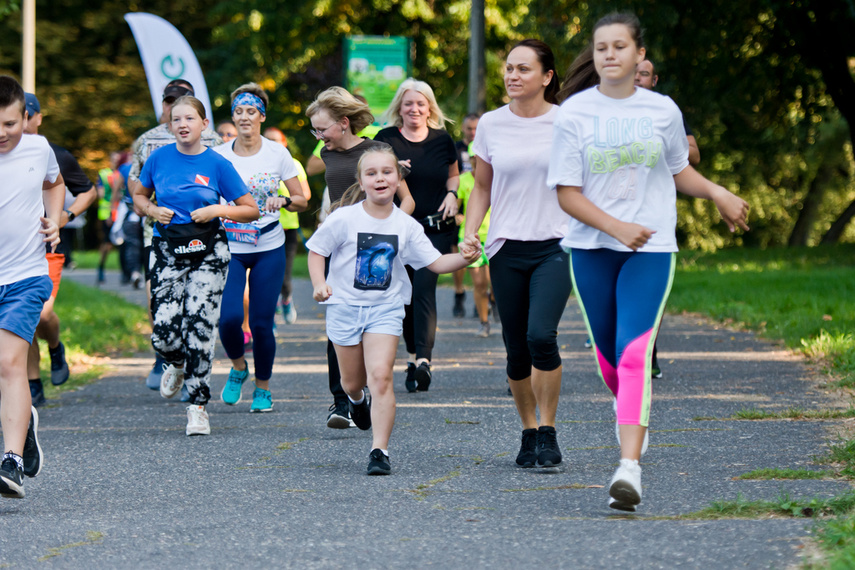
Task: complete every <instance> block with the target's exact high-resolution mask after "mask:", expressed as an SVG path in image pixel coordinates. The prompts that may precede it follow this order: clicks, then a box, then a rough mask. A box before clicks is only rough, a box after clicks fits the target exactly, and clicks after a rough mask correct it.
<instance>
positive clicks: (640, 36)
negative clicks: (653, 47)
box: [557, 12, 644, 103]
mask: <svg viewBox="0 0 855 570" xmlns="http://www.w3.org/2000/svg"><path fill="white" fill-rule="evenodd" d="M612 24H622V25H624V26H626V28H627V29H628V30H629V35H630V36H631V37H632V41H634V42H635V47H636V48H643V47H644V30H642V29H641V22H640V21H639V20H638V18H637V17H636V15H635V14H632V13H630V12H612V13H611V14H608V15H607V16H603V17H602V18H600V19H599V20H597V23H596V24H594V29H593V30H592V31H591V41H590V42H588V45H587V46H586V47H585V49H584V50H582V52H581V53H580V54H579V55H578V56H577V57H576V59H575V60H574V61H573V63H572V64H570V69H568V70H567V75H566V76H565V77H564V86H563V87H562V88H561V91H559V92H558V96H557V98H558V102H559V103H563V102H564V101H565V100H566V99H567V98H568V97H570V96H571V95H575V94H576V93H578V92H580V91H584V90H585V89H588V88H589V87H593V86H594V85H598V84H599V83H600V77H599V75H597V70H596V68H595V67H594V45H593V41H594V34H595V33H596V31H597V30H599V29H600V28H602V27H603V26H611V25H612Z"/></svg>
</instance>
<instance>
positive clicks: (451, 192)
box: [447, 190, 457, 198]
mask: <svg viewBox="0 0 855 570" xmlns="http://www.w3.org/2000/svg"><path fill="white" fill-rule="evenodd" d="M447 193H448V194H454V197H455V198H457V190H448V191H447Z"/></svg>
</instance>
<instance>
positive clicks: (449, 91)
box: [0, 0, 855, 250]
mask: <svg viewBox="0 0 855 570" xmlns="http://www.w3.org/2000/svg"><path fill="white" fill-rule="evenodd" d="M19 4H20V3H19V2H16V1H12V0H2V1H0V18H2V20H0V30H2V33H3V36H4V38H6V42H4V49H3V50H2V53H0V72H8V73H13V74H18V73H19V71H20V55H21V54H20V41H19V38H20V34H21V23H20V17H19V16H20V13H19V12H17V9H18V7H19ZM615 9H622V10H632V11H634V12H636V13H637V14H638V15H639V16H640V18H641V19H642V22H643V24H644V25H645V28H646V32H647V33H646V38H647V48H648V53H649V56H650V57H651V59H652V60H653V61H655V62H656V63H657V66H658V72H659V76H660V84H659V86H658V89H659V90H661V91H662V92H663V93H667V94H669V95H671V96H672V97H673V98H674V99H675V100H676V101H677V103H678V104H679V105H680V106H681V108H682V109H683V110H684V113H685V117H686V120H687V122H688V123H689V124H690V125H691V126H692V128H693V130H694V132H695V134H696V136H697V139H698V142H699V145H700V149H701V157H702V159H701V165H700V170H701V171H702V172H703V173H704V174H706V175H707V176H709V177H711V178H712V179H714V180H717V181H719V182H721V183H722V184H724V185H726V186H727V187H728V188H730V189H732V190H734V191H736V192H738V193H739V194H740V195H743V196H745V197H746V199H748V201H749V202H750V203H751V205H752V208H753V209H752V214H751V220H750V222H751V226H752V231H751V232H749V233H747V234H744V235H742V234H738V235H736V236H734V235H731V234H729V233H728V232H727V230H726V228H724V227H723V225H722V224H717V223H715V222H716V220H717V214H716V212H715V210H714V208H713V207H712V206H711V205H710V204H708V203H701V202H699V201H696V200H688V199H686V200H683V199H681V200H680V201H679V204H678V208H679V211H680V222H679V235H680V240H681V242H682V243H683V244H684V245H686V246H688V247H690V248H693V249H707V250H709V249H716V248H720V247H728V246H732V245H741V244H744V245H752V246H782V245H814V244H817V243H819V242H820V240H823V239H824V240H826V241H831V242H833V241H836V240H838V239H839V238H842V239H845V240H847V241H852V238H853V237H855V230H853V228H852V227H850V226H851V224H848V225H847V223H848V221H849V219H850V217H851V215H852V214H853V213H855V207H850V208H848V209H847V206H850V205H851V204H853V200H855V186H853V184H852V172H853V161H852V152H851V125H852V124H855V82H853V80H852V74H851V72H850V68H849V60H848V58H850V57H852V56H855V44H853V42H852V40H851V39H850V38H851V34H850V33H849V32H848V30H849V29H851V27H852V24H855V9H853V6H852V3H851V2H844V1H842V0H828V1H820V0H758V1H757V2H736V1H734V0H717V1H711V2H705V3H697V2H695V3H685V2H678V1H676V0H667V1H663V0H656V1H655V2H654V0H624V1H621V2H618V1H616V0H605V1H603V2H598V3H589V2H587V1H584V0H555V1H553V2H545V1H543V0H486V46H487V73H486V76H487V107H488V109H492V108H495V107H498V106H500V105H502V104H503V103H504V102H505V101H504V88H503V86H502V78H501V69H502V61H503V58H504V56H505V54H506V52H507V50H508V48H509V47H510V46H511V45H513V43H514V42H515V41H517V40H519V39H521V38H523V37H527V36H535V37H541V38H542V39H544V40H545V41H547V42H548V43H550V45H552V46H553V48H554V50H555V52H556V56H557V59H558V63H559V70H564V69H566V68H567V67H568V66H569V63H570V62H571V61H572V60H573V58H574V57H575V55H576V54H577V53H578V52H579V51H580V50H581V49H582V47H583V46H584V45H585V43H586V42H587V41H588V38H589V35H590V30H591V27H592V26H593V23H594V22H595V21H596V19H597V18H599V17H600V16H602V15H603V14H605V13H607V12H609V11H612V10H615ZM469 10H470V3H469V2H466V1H463V0H453V1H450V2H442V3H440V2H436V1H435V0H359V1H357V0H290V1H288V2H285V1H284V0H217V1H215V2H202V1H201V0H185V1H183V2H181V3H178V4H176V3H175V2H167V1H165V0H148V1H145V2H143V1H141V0H131V1H130V2H125V1H119V0H86V1H84V0H51V1H50V2H47V1H41V2H38V6H37V18H38V36H37V54H38V55H37V86H38V87H37V94H38V95H39V96H40V98H41V100H42V103H43V105H44V107H45V113H46V120H45V125H44V127H43V132H44V133H45V134H47V135H48V136H49V137H50V138H52V139H54V140H55V141H56V142H58V143H60V144H63V145H65V146H67V147H68V148H70V149H71V150H72V151H74V152H75V153H76V154H77V155H78V156H79V157H80V158H81V159H82V160H81V162H82V163H83V164H84V166H85V167H86V168H87V169H89V171H90V173H92V174H93V175H94V172H95V170H96V169H97V168H98V167H101V166H104V165H105V164H106V160H107V156H108V153H109V151H111V150H114V149H117V148H123V147H126V146H127V145H129V144H130V142H131V141H132V140H133V139H134V138H135V137H136V136H137V135H138V134H139V133H140V132H141V131H142V130H143V129H145V128H147V127H150V126H152V124H153V121H154V116H153V114H152V112H151V102H150V98H149V95H148V89H147V87H146V83H145V77H144V73H143V69H142V65H141V63H140V60H139V55H138V53H137V50H136V46H135V44H134V41H133V37H132V35H131V33H130V30H129V28H128V26H127V25H126V23H125V22H124V20H123V19H122V16H123V14H124V13H125V12H128V11H147V12H151V13H154V14H157V15H159V16H162V17H164V18H166V19H167V20H169V21H170V22H172V23H173V24H175V26H176V27H177V28H178V29H179V30H180V31H181V32H182V33H183V34H184V35H185V37H186V38H187V39H188V41H189V42H190V44H191V45H192V46H193V47H194V48H195V50H196V52H197V55H198V56H199V59H200V63H201V64H202V68H203V70H205V71H206V76H207V79H208V89H209V92H210V94H211V98H212V102H213V105H214V115H215V117H214V118H215V119H222V118H225V117H226V116H227V114H228V105H227V103H228V94H229V93H230V92H231V90H232V89H234V88H235V87H236V86H237V85H239V84H241V83H244V82H246V81H248V80H255V81H258V82H259V83H261V84H262V85H263V86H264V87H265V88H266V89H268V91H269V92H270V93H271V95H272V104H271V106H270V111H269V116H268V124H275V125H278V126H279V127H280V128H282V129H283V130H284V131H286V133H288V134H289V135H290V136H291V137H292V144H291V150H292V152H293V153H294V154H295V155H296V156H297V157H298V158H300V159H305V158H306V157H307V156H308V153H309V152H310V151H311V149H312V147H313V146H314V140H313V139H312V137H311V136H310V135H309V133H308V132H307V129H306V128H305V126H306V124H307V123H306V118H305V116H304V114H303V112H304V110H305V108H306V106H307V105H308V103H309V102H310V101H311V99H312V98H313V96H314V95H315V94H316V93H317V92H319V91H320V90H322V89H324V88H326V87H328V86H330V85H334V84H341V82H342V76H343V69H342V40H343V38H344V36H345V35H347V34H393V35H406V36H409V37H411V38H412V39H413V73H414V75H415V76H416V77H418V78H420V79H424V80H426V81H428V82H429V83H431V84H432V85H433V87H434V88H435V90H436V92H437V95H438V98H439V99H440V103H441V105H442V106H443V108H444V109H445V110H446V111H447V113H448V115H449V116H451V117H452V118H454V119H457V120H459V119H460V118H461V117H462V116H463V115H464V114H465V112H466V111H467V109H466V108H465V105H466V100H467V98H466V92H467V83H466V79H467V69H468V40H469V30H468V21H469ZM4 12H5V13H6V14H7V15H6V16H3V14H4ZM850 107H853V108H850ZM449 128H450V130H451V131H452V133H453V134H454V135H458V134H459V130H458V129H459V127H458V126H457V125H456V124H455V125H451V126H450V127H449ZM311 183H312V185H313V189H314V190H315V193H316V194H320V190H321V189H322V188H323V180H322V178H321V177H315V179H313V180H312V181H311ZM314 209H315V208H311V210H314ZM303 221H304V223H305V224H306V225H311V214H307V215H305V216H304V218H303Z"/></svg>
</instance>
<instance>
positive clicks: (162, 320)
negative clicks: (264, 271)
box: [149, 229, 231, 405]
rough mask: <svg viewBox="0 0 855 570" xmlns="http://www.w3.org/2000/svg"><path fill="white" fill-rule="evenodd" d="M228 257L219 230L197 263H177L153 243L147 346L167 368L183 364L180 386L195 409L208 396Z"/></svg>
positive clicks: (160, 241)
mask: <svg viewBox="0 0 855 570" xmlns="http://www.w3.org/2000/svg"><path fill="white" fill-rule="evenodd" d="M230 259H231V254H230V253H229V246H228V243H227V242H226V235H225V232H224V231H223V230H222V229H221V230H220V233H219V234H218V235H217V239H216V242H215V244H214V248H213V251H211V252H210V253H209V254H208V255H207V256H205V257H204V258H203V259H202V260H201V261H193V262H188V261H184V260H177V259H176V258H175V256H174V255H172V253H171V252H170V251H169V249H168V248H167V247H166V240H164V239H162V238H160V237H157V236H155V237H154V238H152V242H151V256H150V257H149V267H150V268H151V315H152V318H153V320H154V328H153V330H152V334H151V344H152V346H153V347H154V350H155V351H156V352H157V353H158V354H159V355H160V356H162V357H163V358H164V360H166V362H168V363H169V364H176V365H177V364H180V363H182V362H183V363H184V383H185V384H186V385H187V390H188V391H189V392H190V401H191V403H193V404H196V405H204V404H206V403H207V402H208V400H209V399H210V398H211V390H210V388H209V387H208V380H209V378H210V376H211V363H212V361H213V359H214V344H215V342H216V339H217V337H216V330H217V322H218V321H219V319H220V301H221V300H222V297H223V288H224V287H225V285H226V276H227V273H228V267H229V260H230Z"/></svg>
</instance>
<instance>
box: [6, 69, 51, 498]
mask: <svg viewBox="0 0 855 570" xmlns="http://www.w3.org/2000/svg"><path fill="white" fill-rule="evenodd" d="M26 124H27V113H26V110H25V99H24V90H23V89H22V88H21V86H20V84H18V82H17V81H16V80H15V79H13V78H11V77H9V76H6V75H3V76H0V180H3V188H2V189H0V243H2V244H3V247H2V249H0V422H2V428H3V449H4V450H5V451H6V452H5V454H4V455H3V459H2V460H0V496H3V497H8V498H13V499H21V498H23V497H24V488H23V476H24V475H27V476H29V477H35V476H36V475H37V474H38V472H39V470H40V469H41V463H42V452H41V448H40V447H39V443H38V439H37V430H38V414H37V412H36V409H35V408H33V407H32V399H31V398H30V388H29V384H28V382H27V351H28V350H29V348H30V342H31V341H32V340H33V335H34V334H35V332H36V325H37V324H38V322H39V314H40V313H41V310H42V306H43V305H44V303H45V301H47V299H48V297H50V294H51V289H52V287H53V284H52V283H51V280H50V278H49V277H48V266H47V261H46V260H45V250H44V244H45V243H49V244H50V245H51V246H53V247H54V248H55V247H56V246H57V245H58V244H59V219H60V214H61V213H62V206H63V201H64V199H65V184H64V182H63V180H62V176H61V175H60V173H59V166H58V165H57V162H56V157H55V156H54V153H53V151H52V150H51V148H50V147H49V146H48V142H47V140H46V139H45V138H44V137H40V136H38V135H24V127H25V126H26ZM28 424H29V427H28Z"/></svg>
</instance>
